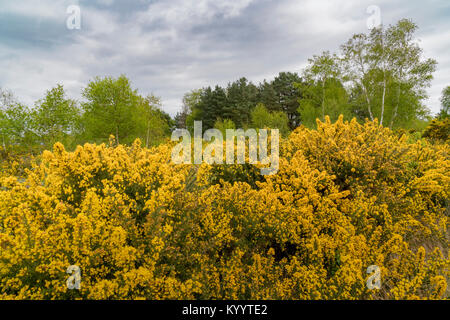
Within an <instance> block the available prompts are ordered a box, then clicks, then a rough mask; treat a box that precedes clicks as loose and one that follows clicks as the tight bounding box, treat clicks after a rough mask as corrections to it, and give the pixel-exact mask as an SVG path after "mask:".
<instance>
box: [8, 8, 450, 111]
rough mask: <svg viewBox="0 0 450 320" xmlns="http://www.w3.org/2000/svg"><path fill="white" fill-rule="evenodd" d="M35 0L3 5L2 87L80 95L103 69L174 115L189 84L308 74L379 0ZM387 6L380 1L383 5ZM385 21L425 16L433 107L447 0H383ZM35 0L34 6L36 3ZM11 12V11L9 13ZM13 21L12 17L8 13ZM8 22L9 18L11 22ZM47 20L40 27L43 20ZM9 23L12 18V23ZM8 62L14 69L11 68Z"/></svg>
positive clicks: (447, 64) (362, 24) (443, 55)
mask: <svg viewBox="0 0 450 320" xmlns="http://www.w3.org/2000/svg"><path fill="white" fill-rule="evenodd" d="M40 3H41V6H42V8H40V9H36V10H35V9H33V7H32V6H31V2H30V0H26V1H23V5H22V7H21V6H19V5H18V4H15V5H6V6H4V5H3V3H2V4H0V21H2V22H0V27H5V26H6V27H5V28H2V29H0V30H2V31H1V32H0V56H1V58H2V59H1V60H0V68H1V69H2V70H7V71H6V72H2V73H0V85H1V86H3V87H7V88H10V89H12V90H13V91H14V92H15V93H16V95H17V96H19V98H21V99H22V100H24V102H27V103H32V102H33V101H35V100H37V99H38V98H40V97H41V96H42V95H43V94H44V93H45V90H47V89H49V88H50V87H52V86H54V85H55V84H56V83H63V84H64V85H65V86H66V88H67V89H68V91H69V93H70V94H71V95H72V96H74V97H75V98H78V99H79V98H80V97H81V95H80V93H81V89H82V88H83V86H84V85H85V84H86V83H87V82H88V81H89V80H90V79H92V78H93V77H94V76H97V75H99V76H104V75H113V76H117V75H119V74H122V73H124V74H126V75H127V76H128V77H130V78H131V80H132V82H133V84H134V85H135V86H136V87H137V88H139V90H140V92H141V93H143V94H146V93H150V92H153V93H154V94H156V95H159V96H161V97H162V100H163V103H164V109H165V110H166V111H168V112H169V113H170V114H172V115H174V114H175V113H176V112H177V111H178V109H179V107H180V105H181V98H182V96H183V94H184V93H185V92H188V91H189V90H191V89H194V88H199V87H202V86H207V85H215V84H216V83H218V84H222V85H225V84H226V83H227V82H229V81H233V80H235V79H237V78H239V77H241V76H246V77H247V78H249V79H251V80H253V81H262V80H263V79H264V78H270V77H273V76H274V75H276V74H277V73H278V72H279V71H295V72H300V71H301V68H302V66H304V64H305V62H306V61H307V59H308V58H309V57H311V56H312V55H313V54H318V53H320V52H322V51H323V50H330V51H335V50H337V49H338V47H339V45H340V44H341V43H343V42H344V41H345V40H347V39H348V38H349V37H350V36H351V35H352V34H353V33H357V32H365V31H367V30H366V19H367V17H368V14H367V13H366V8H367V6H369V5H371V4H374V3H373V2H372V1H356V0H351V1H339V2H336V1H334V0H308V1H297V0H240V1H236V0H233V1H232V0H223V1H211V0H172V1H148V0H132V1H119V0H114V1H111V0H97V1H87V0H85V1H69V0H67V1H62V2H59V3H60V4H59V6H58V7H55V6H54V5H53V3H54V2H53V1H50V0H45V1H44V0H42V1H40ZM76 3H78V4H79V5H80V7H81V13H82V28H81V30H67V29H66V28H65V19H66V17H67V14H66V13H65V8H66V7H67V6H68V5H69V4H76ZM375 4H377V3H375ZM377 5H379V6H380V7H381V13H382V18H383V22H384V23H385V24H389V23H395V22H396V21H397V20H398V19H400V18H404V17H408V18H412V19H413V20H414V21H416V22H417V23H418V24H419V27H420V33H419V34H420V37H421V38H422V39H423V42H422V43H423V45H424V46H425V45H426V46H427V47H426V48H425V49H426V50H425V54H426V55H427V56H428V57H433V58H435V59H437V60H438V62H439V63H440V64H439V68H438V71H437V72H436V79H435V81H434V83H433V87H432V88H430V90H429V93H430V95H431V98H430V100H429V105H430V107H431V108H432V110H433V111H435V112H436V111H438V109H439V95H440V91H441V90H442V88H443V86H445V85H448V84H450V83H449V82H450V79H449V77H448V76H447V75H448V74H449V72H448V71H449V68H450V61H449V59H448V58H447V53H448V49H449V44H448V42H445V41H442V40H441V39H439V38H437V36H436V34H437V33H438V32H440V33H441V34H448V32H449V31H450V28H449V22H448V21H449V19H448V17H449V15H450V12H449V11H450V7H449V5H448V4H447V2H445V1H432V2H431V4H423V2H421V1H418V0H417V1H406V0H404V1H399V2H396V3H395V4H393V3H392V2H391V1H387V0H383V1H378V4H377ZM27 6H29V7H27ZM2 17H8V18H7V19H6V20H5V19H1V18H2ZM8 19H9V20H8ZM5 21H8V22H5ZM38 22H39V28H37V27H36V26H37V23H38ZM5 23H6V24H7V25H5ZM5 68H6V69H5Z"/></svg>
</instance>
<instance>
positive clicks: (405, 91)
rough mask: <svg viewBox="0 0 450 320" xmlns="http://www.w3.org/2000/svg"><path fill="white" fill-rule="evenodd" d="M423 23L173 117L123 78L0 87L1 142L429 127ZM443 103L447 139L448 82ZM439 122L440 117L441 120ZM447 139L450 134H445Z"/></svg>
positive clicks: (196, 94)
mask: <svg viewBox="0 0 450 320" xmlns="http://www.w3.org/2000/svg"><path fill="white" fill-rule="evenodd" d="M416 31H417V25H416V24H415V23H413V22H412V21H411V20H408V19H402V20H400V21H398V22H397V23H396V24H395V25H390V26H388V27H386V28H385V27H383V26H381V27H378V28H374V29H372V30H370V32H368V33H366V34H364V33H361V34H355V35H353V36H352V37H351V38H350V39H349V40H348V41H346V42H345V43H344V44H342V45H341V46H340V48H339V50H338V51H337V52H334V53H330V52H329V51H325V52H323V53H322V54H320V55H315V56H313V57H312V58H311V59H309V60H308V65H307V67H306V68H304V69H303V70H302V72H301V73H300V74H299V73H295V72H280V73H279V74H278V75H277V76H276V77H275V78H274V79H273V80H270V81H268V80H264V81H262V82H261V83H258V84H254V83H252V82H251V81H249V80H247V79H246V78H245V77H242V78H240V79H238V80H236V81H234V82H229V83H228V85H227V86H225V87H221V86H219V85H216V86H214V87H211V86H209V87H205V88H201V89H196V90H192V91H190V92H188V93H186V94H185V95H184V97H183V104H182V109H181V111H180V112H178V113H177V115H176V116H175V118H174V119H172V118H171V117H170V116H169V115H168V114H167V113H165V112H164V111H162V109H161V107H162V106H161V100H160V98H159V97H157V96H155V95H153V94H149V95H145V96H144V95H141V94H140V93H139V92H138V91H137V90H136V89H134V88H133V87H132V85H131V82H130V80H129V79H128V78H127V77H126V76H125V75H121V76H119V77H117V78H113V77H103V78H102V77H96V78H94V79H93V80H91V81H90V82H89V83H88V84H87V85H86V87H85V88H84V89H83V91H82V97H83V101H82V102H78V101H75V100H74V99H71V98H69V97H67V94H66V92H65V90H64V87H63V86H62V85H57V86H56V87H54V88H52V89H50V90H48V91H47V92H46V94H45V96H44V97H43V98H42V99H40V100H38V101H37V102H36V103H35V105H34V107H33V108H30V107H29V106H26V105H24V104H22V103H20V102H18V101H17V99H16V98H15V97H14V95H13V94H12V93H11V92H10V91H8V90H1V88H0V139H1V141H0V143H1V145H2V147H3V149H8V148H10V149H11V148H14V149H18V148H22V149H25V150H28V151H41V150H42V149H45V148H50V147H51V146H52V145H53V144H54V143H55V142H57V141H59V142H62V143H63V144H64V145H65V146H66V147H67V148H75V146H76V145H78V144H83V143H85V142H95V143H102V142H107V141H109V139H110V136H111V135H113V136H114V140H115V143H117V144H119V143H124V144H129V143H131V142H132V141H134V140H135V139H136V138H140V139H141V141H142V142H143V144H144V145H145V146H147V147H148V146H152V145H157V144H159V143H161V142H162V141H163V140H164V139H166V138H168V137H169V136H170V133H171V131H172V130H173V129H174V128H176V127H178V128H188V129H192V128H193V123H194V121H196V120H202V121H203V128H204V129H205V130H206V129H208V128H213V127H215V128H218V129H220V130H222V131H223V132H225V130H226V129H228V128H248V127H252V128H264V127H268V128H278V129H280V132H281V133H282V135H287V134H288V133H289V132H290V131H291V130H293V129H295V128H296V127H298V126H299V125H304V126H306V127H310V128H312V127H315V125H316V119H317V118H318V119H321V120H322V121H323V120H324V119H325V116H327V115H328V116H329V117H330V119H331V120H332V121H335V120H337V118H338V117H339V115H341V114H342V115H344V119H351V118H353V117H355V118H356V119H357V120H358V121H361V122H362V121H364V120H365V119H369V120H374V119H378V121H379V123H380V125H384V126H389V127H390V128H394V129H396V128H405V129H413V130H418V131H424V129H425V127H426V125H427V124H428V122H429V120H430V111H429V109H428V108H427V107H426V106H425V103H424V101H425V99H426V98H427V93H426V89H427V88H428V87H429V86H430V83H431V80H432V79H433V72H434V71H435V69H436V65H437V62H436V61H435V60H433V59H425V58H424V57H423V49H422V48H421V47H420V46H419V44H418V41H417V39H416V38H415V33H416ZM441 101H442V110H441V112H440V113H439V115H438V117H437V120H436V121H440V120H442V119H447V120H445V121H443V122H442V123H441V122H436V121H435V123H433V124H432V125H433V126H434V127H433V128H434V129H433V128H431V129H430V130H431V131H430V132H431V133H430V132H428V133H426V134H428V135H429V136H439V137H441V138H440V139H444V140H446V138H445V137H446V136H447V137H448V131H449V125H448V123H449V120H448V115H449V109H448V108H449V104H450V87H447V88H446V89H445V90H444V91H443V96H442V100H441ZM439 119H440V120H439ZM442 137H444V138H442Z"/></svg>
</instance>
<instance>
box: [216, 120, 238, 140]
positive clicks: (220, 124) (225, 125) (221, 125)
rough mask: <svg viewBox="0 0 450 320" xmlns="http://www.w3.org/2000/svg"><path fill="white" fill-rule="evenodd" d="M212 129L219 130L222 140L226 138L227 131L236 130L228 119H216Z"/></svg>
mask: <svg viewBox="0 0 450 320" xmlns="http://www.w3.org/2000/svg"><path fill="white" fill-rule="evenodd" d="M214 128H216V129H218V130H220V132H222V136H223V137H224V139H225V138H226V132H227V129H236V125H235V124H234V122H233V120H230V119H224V120H222V119H220V118H219V119H218V120H217V121H216V123H214Z"/></svg>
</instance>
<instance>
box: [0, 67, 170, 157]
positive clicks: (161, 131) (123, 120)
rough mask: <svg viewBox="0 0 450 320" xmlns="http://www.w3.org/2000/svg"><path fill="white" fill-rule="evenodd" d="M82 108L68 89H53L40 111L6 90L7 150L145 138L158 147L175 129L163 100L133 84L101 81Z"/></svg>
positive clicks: (92, 85) (1, 106)
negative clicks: (136, 87)
mask: <svg viewBox="0 0 450 320" xmlns="http://www.w3.org/2000/svg"><path fill="white" fill-rule="evenodd" d="M82 96H83V98H84V101H83V102H81V103H79V102H77V101H75V100H73V99H70V98H69V97H67V94H66V92H65V90H64V87H63V86H62V85H57V86H56V87H54V88H52V89H50V90H48V91H47V92H46V94H45V96H44V97H43V98H42V99H40V100H38V101H36V103H35V105H34V108H30V107H28V106H26V105H24V104H22V103H20V102H18V101H17V99H16V98H15V97H14V95H13V94H12V93H11V92H10V91H8V90H0V139H1V143H2V146H3V148H4V149H7V148H14V149H18V148H21V149H23V150H24V151H31V152H35V151H40V150H42V149H47V148H50V147H51V146H52V145H53V144H54V143H55V142H58V141H59V142H61V143H63V144H64V145H65V146H66V147H68V148H74V147H75V146H76V145H78V144H83V143H85V142H95V143H102V142H107V141H109V139H110V136H111V135H113V136H114V140H115V143H117V144H118V143H125V144H128V143H131V142H133V141H134V140H135V139H136V138H140V139H141V141H143V143H144V144H145V146H147V147H149V146H151V145H157V144H159V143H160V142H162V141H163V140H164V139H165V137H167V136H168V135H169V134H170V132H171V131H172V129H173V125H174V123H173V120H172V119H171V117H170V116H169V115H168V114H167V113H165V112H164V111H162V110H161V102H160V98H158V97H156V96H154V95H153V94H149V95H147V96H142V95H140V94H139V93H138V91H137V90H136V89H133V88H132V86H131V83H130V80H129V79H128V78H127V77H126V76H124V75H122V76H119V77H118V78H113V77H104V78H100V77H96V78H95V79H93V80H92V81H90V82H89V83H88V84H87V86H86V87H85V88H84V89H83V91H82Z"/></svg>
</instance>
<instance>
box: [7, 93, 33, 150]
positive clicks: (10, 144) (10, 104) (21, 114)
mask: <svg viewBox="0 0 450 320" xmlns="http://www.w3.org/2000/svg"><path fill="white" fill-rule="evenodd" d="M30 123H31V119H30V110H29V109H28V107H27V106H25V105H23V104H20V103H18V102H17V101H16V100H15V98H14V97H13V95H12V93H11V92H8V91H5V90H1V89H0V139H1V145H2V146H3V149H5V150H6V149H8V148H14V149H17V148H18V147H21V148H25V147H28V151H29V150H30V146H32V145H33V138H34V137H33V134H32V131H31V129H30Z"/></svg>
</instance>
